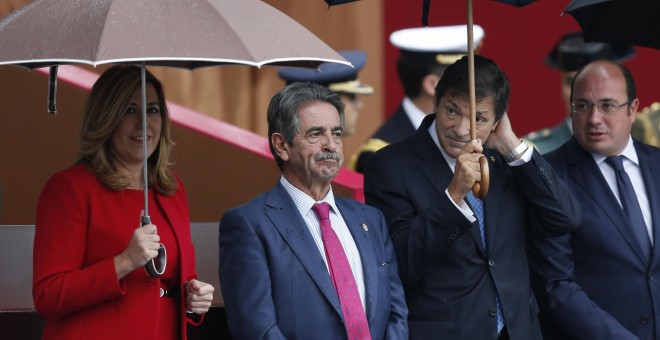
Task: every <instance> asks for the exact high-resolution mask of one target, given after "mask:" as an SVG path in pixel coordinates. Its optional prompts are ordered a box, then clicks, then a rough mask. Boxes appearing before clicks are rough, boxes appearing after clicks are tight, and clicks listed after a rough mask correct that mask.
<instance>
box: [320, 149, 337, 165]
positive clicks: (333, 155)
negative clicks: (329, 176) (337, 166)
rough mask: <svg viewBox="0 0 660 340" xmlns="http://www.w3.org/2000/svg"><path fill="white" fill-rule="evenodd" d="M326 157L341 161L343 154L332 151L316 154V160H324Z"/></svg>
mask: <svg viewBox="0 0 660 340" xmlns="http://www.w3.org/2000/svg"><path fill="white" fill-rule="evenodd" d="M326 159H332V160H334V161H336V162H337V163H339V162H341V159H342V157H341V154H339V153H337V152H332V151H321V152H319V153H318V154H317V155H316V156H314V160H315V161H317V162H320V161H324V160H326Z"/></svg>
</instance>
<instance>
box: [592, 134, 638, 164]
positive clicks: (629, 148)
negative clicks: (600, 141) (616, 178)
mask: <svg viewBox="0 0 660 340" xmlns="http://www.w3.org/2000/svg"><path fill="white" fill-rule="evenodd" d="M619 155H620V156H624V157H625V158H627V159H628V160H629V161H631V162H633V163H634V164H635V165H637V166H639V158H638V157H637V151H635V145H634V144H633V140H632V136H630V137H628V144H627V145H626V147H625V148H624V149H623V151H622V152H621V153H620V154H619ZM619 155H617V156H619ZM591 156H592V157H593V158H594V161H596V164H600V163H602V162H604V161H605V158H607V157H606V156H603V155H600V154H597V153H593V152H592V153H591Z"/></svg>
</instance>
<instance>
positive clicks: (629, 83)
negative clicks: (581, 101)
mask: <svg viewBox="0 0 660 340" xmlns="http://www.w3.org/2000/svg"><path fill="white" fill-rule="evenodd" d="M601 61H602V62H605V63H607V64H610V65H614V66H616V67H618V68H619V70H621V74H623V78H624V79H625V80H626V96H628V105H629V106H630V102H632V101H633V100H634V99H635V98H637V86H636V85H635V78H633V75H632V73H630V70H629V69H628V68H627V67H625V66H623V65H621V64H619V63H617V62H614V61H611V60H607V59H600V60H596V61H594V62H591V63H589V64H587V65H584V66H582V67H581V68H580V69H579V70H578V71H577V73H575V76H573V80H571V99H570V100H571V102H572V101H573V87H574V86H575V79H577V78H578V76H579V75H580V74H582V73H583V72H584V69H585V68H587V66H589V65H591V64H593V63H596V62H601Z"/></svg>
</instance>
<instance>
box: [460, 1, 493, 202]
mask: <svg viewBox="0 0 660 340" xmlns="http://www.w3.org/2000/svg"><path fill="white" fill-rule="evenodd" d="M466 3H467V30H468V96H469V107H470V139H471V140H475V139H477V109H476V107H477V103H476V93H475V92H476V91H475V84H474V82H475V81H474V34H473V30H472V27H473V26H474V22H473V20H472V0H467V1H466ZM479 165H480V166H481V181H479V182H475V183H474V186H473V187H472V193H473V194H474V195H475V196H476V197H478V198H480V199H484V198H486V194H488V187H489V183H490V176H489V171H488V170H489V169H488V162H487V161H486V157H485V156H481V158H479Z"/></svg>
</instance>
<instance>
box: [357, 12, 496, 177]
mask: <svg viewBox="0 0 660 340" xmlns="http://www.w3.org/2000/svg"><path fill="white" fill-rule="evenodd" d="M473 33H474V45H475V48H477V47H479V46H480V44H481V41H482V39H483V37H484V30H483V29H482V28H481V27H480V26H477V25H475V26H474V28H473ZM390 42H391V43H392V45H394V46H396V47H397V48H399V49H400V50H401V55H400V57H399V59H398V60H397V63H396V68H397V73H398V75H399V80H400V82H401V85H402V86H403V90H404V92H405V95H406V96H405V98H403V100H402V101H401V105H400V106H399V108H398V109H397V111H396V112H394V114H393V115H392V116H391V117H390V118H389V119H388V120H387V121H386V122H385V123H384V124H383V125H382V126H381V127H380V128H379V129H378V131H376V133H375V134H374V135H373V136H372V137H371V138H370V139H369V140H368V141H367V142H366V143H364V144H363V145H362V146H361V147H360V148H359V149H358V151H357V152H356V154H355V155H353V157H352V158H351V161H350V162H349V164H348V168H349V169H353V170H356V171H358V172H363V169H364V162H365V160H366V159H367V158H369V156H371V155H372V154H373V153H374V152H376V151H378V150H379V149H381V148H382V147H384V146H386V145H388V144H391V143H396V142H399V141H402V140H404V139H405V138H407V137H409V136H412V135H413V134H414V132H415V130H417V127H419V125H420V124H421V123H422V120H423V119H424V117H425V116H426V115H427V114H429V113H432V112H433V107H434V101H433V96H434V93H435V85H436V84H437V83H438V81H439V80H440V77H441V76H442V73H443V72H444V70H445V68H446V67H447V66H449V65H451V64H453V63H454V62H455V61H456V60H458V59H460V58H461V57H462V56H464V55H465V54H467V50H468V42H467V26H466V25H456V26H438V27H420V28H408V29H403V30H399V31H396V32H393V33H392V34H391V35H390Z"/></svg>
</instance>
